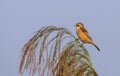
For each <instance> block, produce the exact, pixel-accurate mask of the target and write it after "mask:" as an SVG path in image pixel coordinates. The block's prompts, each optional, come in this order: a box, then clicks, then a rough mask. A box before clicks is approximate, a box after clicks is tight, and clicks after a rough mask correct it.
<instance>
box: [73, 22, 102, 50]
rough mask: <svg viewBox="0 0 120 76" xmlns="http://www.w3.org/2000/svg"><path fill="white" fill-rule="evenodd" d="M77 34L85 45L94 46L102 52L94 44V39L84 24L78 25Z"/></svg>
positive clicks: (79, 23)
mask: <svg viewBox="0 0 120 76" xmlns="http://www.w3.org/2000/svg"><path fill="white" fill-rule="evenodd" d="M75 26H76V33H77V35H78V37H79V39H80V40H81V41H82V42H83V44H84V43H89V44H92V45H93V46H95V47H96V48H97V50H98V51H100V48H99V47H98V46H97V45H96V44H95V43H94V41H93V39H92V38H91V37H90V35H89V33H88V31H87V30H86V29H85V27H84V24H83V23H81V22H78V23H76V25H75Z"/></svg>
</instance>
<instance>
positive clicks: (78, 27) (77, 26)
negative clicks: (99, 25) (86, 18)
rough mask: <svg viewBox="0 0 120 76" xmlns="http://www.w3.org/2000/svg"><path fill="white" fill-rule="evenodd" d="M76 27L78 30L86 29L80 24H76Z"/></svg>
mask: <svg viewBox="0 0 120 76" xmlns="http://www.w3.org/2000/svg"><path fill="white" fill-rule="evenodd" d="M75 26H76V28H77V29H80V28H82V27H84V24H83V23H80V22H79V23H76V25H75Z"/></svg>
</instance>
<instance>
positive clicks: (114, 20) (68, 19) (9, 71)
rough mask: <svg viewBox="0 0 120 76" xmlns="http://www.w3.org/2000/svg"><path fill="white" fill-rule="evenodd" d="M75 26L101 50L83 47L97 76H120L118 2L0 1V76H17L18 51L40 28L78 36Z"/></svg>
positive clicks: (108, 0) (119, 17)
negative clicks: (82, 27)
mask: <svg viewBox="0 0 120 76" xmlns="http://www.w3.org/2000/svg"><path fill="white" fill-rule="evenodd" d="M76 22H82V23H84V24H85V27H86V28H87V29H88V31H89V33H90V35H91V36H92V38H93V40H94V41H95V42H96V43H97V45H98V46H99V47H100V49H101V51H100V52H98V51H97V49H96V48H95V47H93V46H92V45H89V44H85V46H86V48H87V49H89V50H88V51H89V53H90V56H91V59H92V62H93V65H94V67H95V69H96V71H97V73H98V74H99V76H120V0H0V76H20V75H19V73H18V67H19V62H20V57H21V49H22V47H23V45H24V44H25V43H26V42H27V41H28V40H29V39H30V38H31V37H32V36H33V35H34V34H35V33H34V32H36V31H37V30H39V29H40V28H41V27H43V26H48V25H55V26H59V27H65V28H68V29H69V30H71V31H72V33H73V34H74V35H75V36H77V35H76V33H75V27H74V25H75V24H76ZM24 76H28V74H25V75H24Z"/></svg>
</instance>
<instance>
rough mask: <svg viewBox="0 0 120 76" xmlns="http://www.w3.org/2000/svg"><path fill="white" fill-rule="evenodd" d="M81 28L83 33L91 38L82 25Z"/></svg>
mask: <svg viewBox="0 0 120 76" xmlns="http://www.w3.org/2000/svg"><path fill="white" fill-rule="evenodd" d="M81 30H82V31H83V32H84V33H85V35H86V36H87V37H89V38H90V39H91V40H92V38H91V37H90V35H89V33H88V31H87V30H86V29H85V28H84V27H82V28H81Z"/></svg>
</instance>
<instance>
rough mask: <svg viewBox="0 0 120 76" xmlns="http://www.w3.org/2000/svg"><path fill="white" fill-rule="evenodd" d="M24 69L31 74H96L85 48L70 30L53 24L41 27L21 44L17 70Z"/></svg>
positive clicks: (93, 75) (57, 75)
mask: <svg viewBox="0 0 120 76" xmlns="http://www.w3.org/2000/svg"><path fill="white" fill-rule="evenodd" d="M38 48H39V49H38ZM25 70H27V71H29V74H30V75H32V76H34V75H35V73H36V72H37V73H38V75H39V76H98V75H97V73H96V72H95V70H94V68H93V66H92V63H91V60H90V56H89V54H88V52H87V50H86V48H85V47H84V46H82V45H81V43H80V42H79V40H78V39H76V38H75V36H74V35H72V33H71V32H70V31H69V30H67V29H65V28H58V27H55V26H47V27H43V28H42V29H40V30H39V31H38V32H37V33H36V34H35V35H34V36H33V37H32V38H31V39H30V40H29V41H28V42H27V43H26V44H25V45H24V47H23V49H22V58H21V61H20V66H19V72H20V74H23V72H24V71H25Z"/></svg>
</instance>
